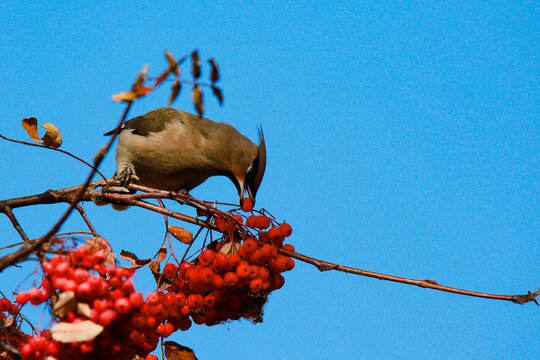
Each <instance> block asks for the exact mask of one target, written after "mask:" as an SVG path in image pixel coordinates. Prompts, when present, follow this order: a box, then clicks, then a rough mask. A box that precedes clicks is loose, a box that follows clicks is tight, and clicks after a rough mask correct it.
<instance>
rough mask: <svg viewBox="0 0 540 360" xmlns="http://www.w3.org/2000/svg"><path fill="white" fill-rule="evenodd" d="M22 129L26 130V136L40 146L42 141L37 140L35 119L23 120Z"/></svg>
mask: <svg viewBox="0 0 540 360" xmlns="http://www.w3.org/2000/svg"><path fill="white" fill-rule="evenodd" d="M22 127H23V128H24V130H26V132H27V133H28V136H30V138H31V139H32V140H34V141H35V142H37V143H40V144H42V141H41V140H39V134H38V130H37V119H36V118H35V117H29V118H25V119H23V121H22Z"/></svg>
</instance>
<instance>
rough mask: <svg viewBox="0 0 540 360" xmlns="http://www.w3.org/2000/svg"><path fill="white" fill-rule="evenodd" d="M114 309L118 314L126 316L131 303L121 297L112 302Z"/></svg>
mask: <svg viewBox="0 0 540 360" xmlns="http://www.w3.org/2000/svg"><path fill="white" fill-rule="evenodd" d="M114 308H115V309H116V311H118V313H120V314H126V313H128V312H129V311H130V310H131V303H130V302H129V300H128V299H127V298H125V297H121V298H119V299H116V301H115V302H114Z"/></svg>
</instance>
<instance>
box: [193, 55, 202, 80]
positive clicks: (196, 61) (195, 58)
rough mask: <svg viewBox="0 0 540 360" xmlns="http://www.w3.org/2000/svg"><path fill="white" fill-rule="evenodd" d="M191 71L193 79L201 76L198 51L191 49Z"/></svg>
mask: <svg viewBox="0 0 540 360" xmlns="http://www.w3.org/2000/svg"><path fill="white" fill-rule="evenodd" d="M191 73H192V74H193V78H194V79H198V78H199V77H200V76H201V60H200V59H199V52H198V51H197V50H193V52H192V53H191Z"/></svg>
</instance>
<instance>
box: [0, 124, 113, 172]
mask: <svg viewBox="0 0 540 360" xmlns="http://www.w3.org/2000/svg"><path fill="white" fill-rule="evenodd" d="M0 138H2V139H4V140H7V141H11V142H14V143H17V144H23V145H28V146H35V147H38V148H44V149H49V150H54V151H59V152H61V153H62V154H66V155H69V156H71V157H72V158H74V159H77V160H79V161H80V162H82V163H83V164H85V165H86V166H88V167H90V168H91V169H93V168H94V167H93V166H92V165H91V164H89V163H88V162H86V161H85V160H83V159H81V158H80V157H78V156H77V155H74V154H72V153H70V152H69V151H65V150H62V149H58V148H54V147H52V146H46V145H41V144H33V143H29V142H26V141H21V140H15V139H10V138H8V137H5V136H4V135H2V134H0ZM96 172H97V173H98V174H99V176H101V177H102V178H103V179H104V180H105V179H107V178H106V177H105V175H103V174H102V173H101V172H99V171H98V170H97V169H96Z"/></svg>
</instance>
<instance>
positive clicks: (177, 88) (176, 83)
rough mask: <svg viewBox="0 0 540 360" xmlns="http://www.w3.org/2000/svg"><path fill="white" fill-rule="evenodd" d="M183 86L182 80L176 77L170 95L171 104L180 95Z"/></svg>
mask: <svg viewBox="0 0 540 360" xmlns="http://www.w3.org/2000/svg"><path fill="white" fill-rule="evenodd" d="M181 88H182V84H181V83H180V80H178V79H176V80H174V82H173V84H172V88H171V96H170V97H169V105H171V104H172V103H173V102H174V100H176V98H177V97H178V94H180V89H181Z"/></svg>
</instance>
